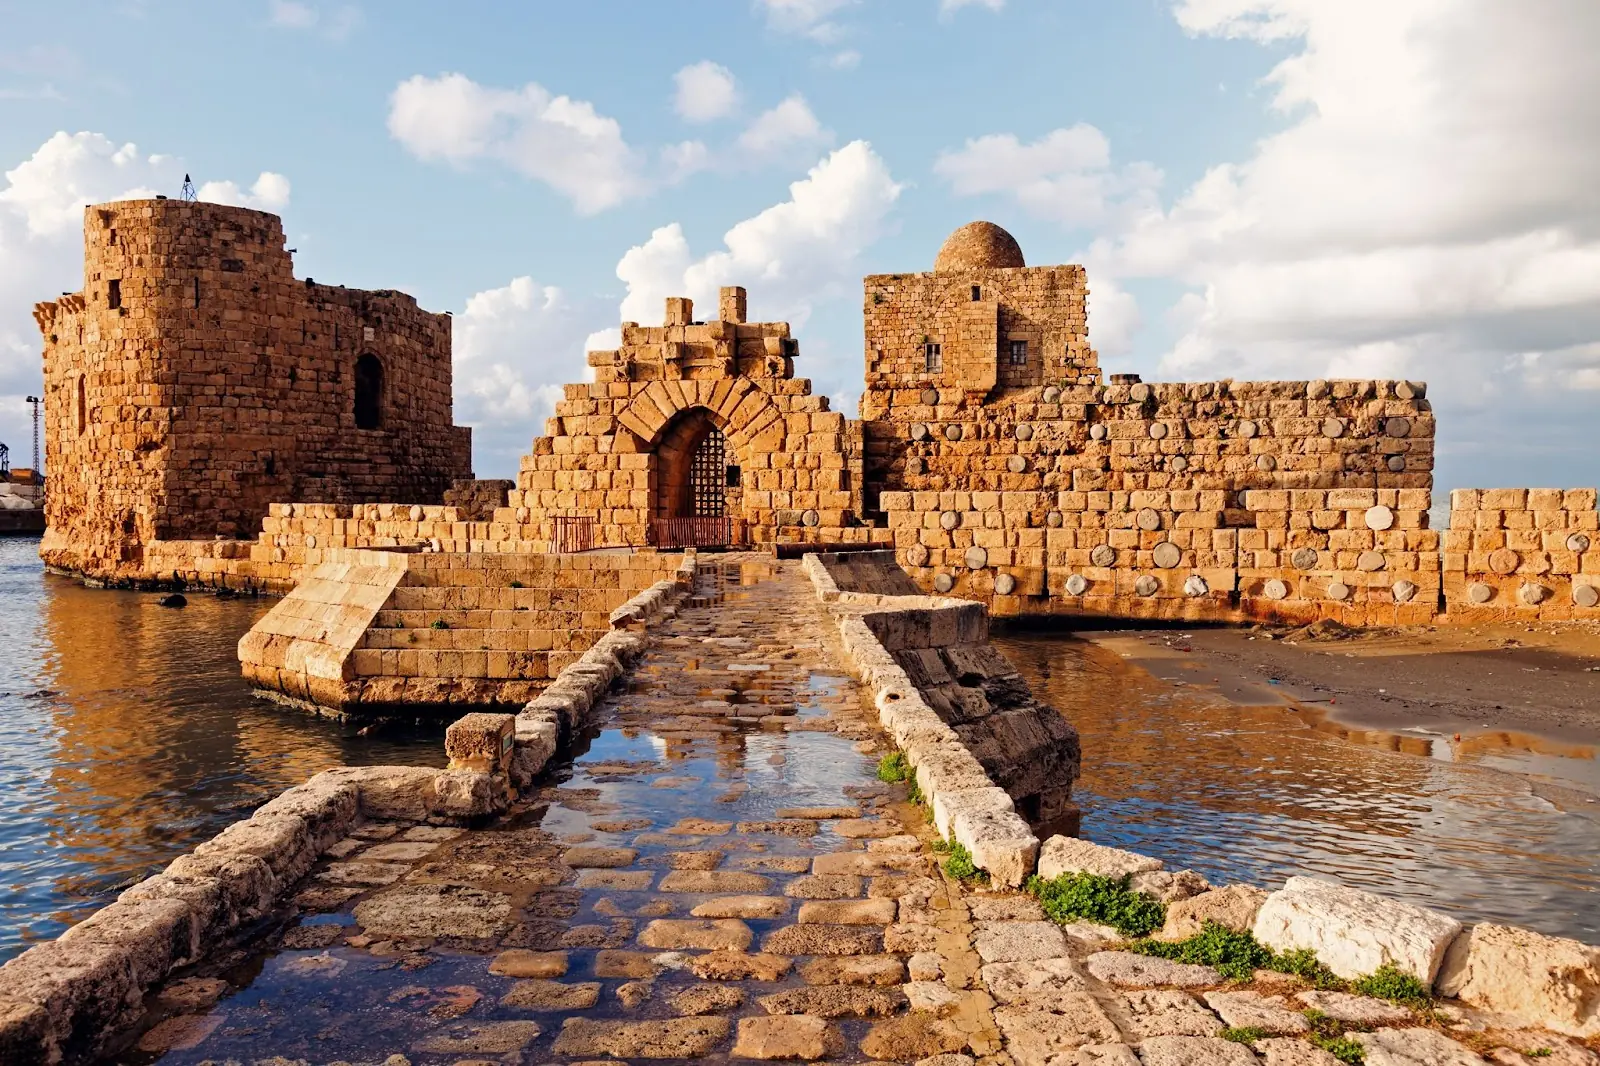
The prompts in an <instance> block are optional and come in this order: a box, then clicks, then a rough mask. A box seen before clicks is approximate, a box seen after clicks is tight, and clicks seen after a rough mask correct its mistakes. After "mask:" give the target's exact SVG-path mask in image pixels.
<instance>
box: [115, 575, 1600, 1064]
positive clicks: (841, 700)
mask: <svg viewBox="0 0 1600 1066" xmlns="http://www.w3.org/2000/svg"><path fill="white" fill-rule="evenodd" d="M841 664H842V653H841V651H840V649H839V648H838V646H837V644H836V641H835V638H834V627H833V625H832V623H831V621H830V620H829V619H828V618H827V617H826V616H825V615H824V614H823V613H822V609H821V608H820V606H819V605H818V604H817V603H816V602H815V600H814V598H813V596H812V593H811V588H810V585H809V584H808V583H807V582H806V581H805V579H804V577H803V576H802V574H801V572H800V567H799V564H797V563H783V562H774V561H772V560H770V559H763V560H761V561H746V562H738V561H736V560H730V561H725V562H722V563H720V564H719V563H714V562H710V561H708V562H705V563H703V564H702V570H701V573H700V575H699V577H698V579H697V585H696V588H695V590H694V595H693V597H692V598H691V599H690V600H689V601H687V602H686V603H685V604H684V605H683V607H682V608H681V609H680V611H679V612H678V614H677V616H676V617H675V618H673V619H671V620H669V621H667V622H666V623H664V624H663V625H661V626H660V627H658V628H657V629H656V630H655V631H654V643H653V645H652V648H651V650H650V651H649V652H648V653H647V654H646V656H645V658H644V659H643V660H642V661H641V662H640V663H639V664H638V665H637V666H636V668H635V669H634V671H633V672H632V674H631V675H630V677H629V679H628V680H627V683H626V686H625V687H624V688H623V689H621V690H620V691H618V692H615V693H613V694H612V695H611V696H610V697H608V698H607V700H606V701H605V702H604V703H603V704H602V705H601V706H600V707H599V708H597V711H596V714H595V724H594V726H593V729H592V731H591V733H590V735H589V736H587V737H585V738H580V739H579V742H578V743H577V744H576V749H577V750H575V751H574V752H573V753H572V754H571V756H570V758H571V761H570V764H563V765H561V766H558V767H556V768H555V769H554V770H553V771H552V772H550V773H549V774H547V777H546V779H545V780H544V781H543V782H542V783H541V786H540V787H537V788H536V789H535V790H534V791H533V792H532V794H531V795H528V796H526V797H524V798H523V800H522V801H521V802H520V803H519V805H518V806H517V807H516V808H515V809H514V810H513V812H512V814H511V815H509V816H508V817H507V818H505V819H503V820H501V821H500V822H498V823H496V824H495V825H493V826H491V827H489V828H485V829H481V830H474V831H462V830H455V829H439V828H432V827H425V826H404V825H395V824H384V823H368V824H366V825H364V826H363V827H361V828H360V829H359V830H358V831H356V832H355V833H354V834H353V835H352V836H351V837H349V838H348V839H346V840H345V841H343V842H342V843H341V844H339V845H337V846H336V847H335V848H334V849H333V851H334V856H333V857H332V858H331V859H324V861H323V862H322V863H321V864H319V866H318V867H317V868H316V869H315V870H313V872H312V874H311V875H310V877H309V878H308V880H307V882H306V884H305V886H304V887H303V889H302V890H301V891H300V893H299V894H298V896H297V897H296V898H295V906H296V908H297V911H296V913H295V914H294V915H293V916H291V917H290V918H289V920H288V921H287V923H286V924H284V925H283V926H282V927H281V928H280V929H277V930H273V931H270V932H269V934H268V935H267V939H266V940H265V942H264V943H258V944H256V945H255V946H253V947H251V948H248V949H245V950H240V951H238V952H236V953H234V954H233V955H232V956H230V957H227V958H222V959H218V960H214V962H213V963H212V964H211V965H210V966H209V967H208V968H206V969H203V970H202V971H200V972H199V973H198V974H196V975H193V976H188V977H185V978H184V979H182V980H180V981H176V982H174V983H171V984H169V985H168V986H167V987H166V988H165V989H164V990H162V991H161V992H159V993H157V994H156V995H155V996H154V997H152V1007H153V1011H154V1017H155V1018H156V1019H158V1020H157V1024H155V1025H154V1027H153V1028H151V1029H149V1030H148V1031H147V1032H146V1033H145V1035H144V1037H143V1038H142V1040H141V1041H140V1043H139V1045H138V1046H137V1047H136V1048H135V1049H133V1050H130V1051H128V1052H126V1053H125V1054H123V1055H122V1056H120V1061H124V1062H128V1063H138V1064H145V1063H150V1062H155V1061H159V1062H161V1063H171V1064H179V1063H182V1064H199V1063H205V1062H210V1063H218V1064H221V1063H239V1064H257V1066H293V1064H301V1063H303V1064H310V1066H316V1064H326V1063H337V1062H344V1063H387V1064H388V1066H405V1064H406V1063H409V1064H414V1066H421V1064H434V1063H439V1064H445V1063H449V1064H457V1066H464V1064H466V1063H507V1064H511V1063H517V1064H533V1063H547V1062H584V1061H589V1060H597V1059H607V1058H610V1059H623V1060H627V1059H638V1060H644V1059H651V1060H662V1059H667V1060H672V1059H678V1060H686V1059H712V1060H717V1061H723V1060H728V1059H730V1058H731V1059H800V1060H815V1059H822V1058H826V1059H829V1060H833V1061H839V1062H857V1061H867V1060H878V1061H892V1062H906V1063H913V1062H917V1063H922V1066H974V1061H975V1060H976V1061H977V1063H978V1066H1088V1064H1106V1066H1206V1064H1222V1066H1245V1064H1249V1063H1258V1062H1265V1063H1268V1064H1269V1066H1329V1064H1336V1062H1337V1061H1338V1060H1336V1059H1335V1058H1334V1057H1333V1056H1332V1055H1330V1054H1328V1053H1327V1052H1326V1051H1322V1050H1319V1049H1317V1048H1315V1047H1313V1046H1312V1045H1311V1044H1310V1043H1308V1042H1307V1041H1306V1040H1305V1039H1303V1038H1302V1035H1303V1034H1304V1033H1305V1031H1306V1029H1307V1025H1308V1023H1307V1020H1306V1017H1305V1015H1304V1013H1303V1011H1304V1010H1305V1008H1306V1007H1307V1006H1316V1007H1317V1008H1318V1009H1320V1010H1322V1011H1323V1012H1324V1013H1325V1014H1327V1015H1333V1016H1347V1017H1349V1018H1351V1019H1353V1020H1354V1022H1353V1024H1355V1025H1356V1026H1357V1027H1361V1026H1365V1027H1366V1028H1368V1029H1371V1030H1375V1031H1376V1032H1375V1033H1374V1034H1366V1035H1365V1036H1364V1037H1363V1039H1367V1040H1370V1041H1372V1043H1371V1045H1370V1046H1369V1047H1368V1049H1367V1051H1366V1061H1367V1062H1368V1063H1370V1064H1373V1066H1386V1064H1387V1066H1397V1064H1404V1063H1422V1062H1429V1063H1465V1064H1472V1063H1483V1062H1484V1061H1485V1060H1484V1059H1482V1058H1479V1057H1478V1056H1477V1055H1476V1054H1474V1053H1472V1052H1470V1051H1468V1050H1467V1048H1466V1047H1464V1046H1462V1045H1461V1044H1459V1043H1456V1042H1455V1041H1453V1040H1450V1039H1448V1038H1447V1037H1445V1036H1444V1035H1442V1034H1441V1033H1440V1032H1438V1031H1437V1029H1436V1028H1435V1029H1424V1028H1408V1027H1410V1026H1416V1025H1417V1024H1418V1022H1419V1021H1421V1020H1422V1019H1419V1018H1418V1017H1416V1016H1414V1015H1413V1014H1412V1013H1411V1012H1409V1011H1406V1010H1403V1009H1399V1008H1394V1007H1392V1006H1391V1005H1388V1004H1383V1003H1379V1002H1377V1001H1374V1000H1364V999H1362V998H1361V997H1354V996H1345V997H1343V998H1342V999H1341V998H1339V996H1338V994H1327V993H1315V992H1309V991H1307V990H1306V989H1305V987H1304V986H1303V985H1297V984H1296V983H1295V982H1294V981H1293V980H1292V979H1285V978H1283V977H1281V976H1272V975H1264V974H1263V975H1258V980H1257V981H1255V982H1252V983H1248V984H1243V985H1240V984H1233V985H1230V984H1228V983H1226V982H1224V981H1223V980H1222V978H1221V977H1220V976H1219V975H1218V974H1217V973H1216V971H1214V970H1210V969H1209V968H1207V967H1198V966H1184V965H1180V964H1177V963H1171V962H1166V961H1164V960H1160V959H1156V958H1150V957H1146V956H1141V955H1130V954H1126V953H1124V952H1121V951H1116V950H1108V949H1113V948H1114V947H1115V944H1114V943H1112V942H1113V941H1115V940H1116V939H1117V937H1116V934H1115V933H1114V932H1113V931H1111V930H1109V929H1105V928H1104V927H1098V926H1087V925H1079V926H1068V927H1066V928H1063V927H1061V926H1058V925H1056V924H1054V923H1051V922H1047V921H1045V920H1044V915H1043V913H1042V912H1041V911H1040V910H1039V907H1038V905H1037V904H1036V903H1035V902H1034V901H1033V900H1032V899H1030V898H1028V897H1025V896H1022V895H1018V894H999V893H986V892H980V891H976V890H968V889H967V888H964V887H963V886H962V885H961V884H960V883H958V882H955V881H953V880H951V879H949V878H947V877H945V876H944V875H943V874H941V873H940V871H939V869H938V867H937V866H936V865H935V861H934V859H935V855H934V853H933V852H932V850H931V847H930V845H931V843H932V842H933V835H932V833H931V831H930V830H929V828H928V827H927V825H926V823H925V820H924V818H923V816H922V814H921V812H920V810H919V809H918V808H916V807H913V806H911V805H910V804H909V803H908V802H906V796H905V786H904V785H885V784H882V783H880V782H878V781H877V780H876V778H875V774H874V764H875V762H876V760H877V758H878V756H879V755H880V754H882V753H883V752H884V751H886V750H887V748H885V747H882V746H881V745H882V744H883V740H882V737H881V734H880V733H879V732H878V730H877V727H876V725H875V719H874V717H873V715H872V709H871V708H870V707H868V706H865V705H864V703H863V700H862V693H861V691H860V690H859V689H858V687H857V686H856V684H855V682H854V681H853V680H851V679H850V678H849V677H848V676H847V675H846V674H845V673H844V671H843V669H842V665H841ZM1269 980H1270V981H1272V982H1275V983H1269ZM1319 995H1320V996H1321V998H1320V999H1318V998H1316V997H1318V996H1319ZM1304 996H1310V997H1312V998H1311V999H1304V998H1296V997H1304ZM1363 1019H1364V1020H1363ZM1229 1026H1233V1027H1254V1029H1255V1030H1256V1032H1255V1033H1254V1034H1253V1036H1254V1039H1253V1042H1252V1043H1248V1044H1247V1043H1241V1042H1237V1041H1236V1040H1226V1039H1221V1033H1222V1032H1223V1030H1224V1029H1225V1027H1229ZM1480 1028H1481V1027H1480ZM1382 1034H1394V1035H1392V1036H1383V1035H1382ZM1233 1035H1235V1036H1236V1037H1237V1036H1238V1035H1239V1034H1238V1033H1237V1032H1236V1033H1234V1034H1233ZM1246 1035H1247V1036H1249V1035H1251V1034H1248V1033H1247V1034H1246ZM1515 1039H1520V1040H1521V1041H1522V1044H1521V1045H1514V1046H1522V1047H1524V1048H1530V1049H1531V1048H1535V1047H1554V1048H1555V1050H1556V1051H1557V1052H1559V1054H1560V1056H1561V1057H1544V1058H1541V1059H1539V1060H1538V1061H1543V1062H1550V1063H1584V1062H1595V1061H1600V1060H1592V1059H1585V1058H1582V1057H1579V1056H1580V1055H1588V1054H1589V1053H1588V1052H1586V1051H1582V1049H1577V1048H1576V1046H1575V1045H1569V1044H1568V1043H1555V1042H1553V1041H1552V1040H1551V1039H1550V1038H1549V1037H1548V1034H1524V1035H1522V1036H1520V1037H1516V1038H1515ZM1434 1042H1437V1044H1435V1043H1434ZM1394 1048H1399V1049H1400V1050H1399V1051H1395V1050H1393V1049H1394ZM1407 1048H1412V1049H1419V1050H1418V1054H1421V1053H1422V1052H1428V1053H1429V1054H1431V1055H1433V1057H1431V1058H1413V1057H1406V1055H1407V1054H1410V1052H1408V1051H1406V1049H1407ZM1430 1048H1431V1050H1430ZM930 1059H931V1060H932V1061H931V1062H929V1061H926V1060H930ZM1493 1061H1496V1062H1519V1061H1520V1062H1532V1061H1535V1060H1533V1059H1524V1058H1520V1057H1518V1058H1505V1057H1499V1058H1495V1059H1494V1060H1493Z"/></svg>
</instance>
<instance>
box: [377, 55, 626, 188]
mask: <svg viewBox="0 0 1600 1066" xmlns="http://www.w3.org/2000/svg"><path fill="white" fill-rule="evenodd" d="M389 132H390V134H391V135H393V136H394V138H395V139H396V140H397V141H399V142H400V143H401V144H402V145H404V146H405V147H406V149H407V150H409V151H410V152H411V153H412V154H413V155H415V156H417V157H418V158H420V159H427V160H441V161H445V162H449V163H455V164H458V165H459V164H466V163H471V162H477V161H480V160H489V161H493V162H497V163H500V164H502V165H504V166H508V167H510V168H511V169H513V170H515V171H517V172H518V173H520V174H523V175H525V176H527V177H530V178H534V179H536V180H538V181H542V182H544V183H545V184H546V185H549V186H550V187H551V188H552V189H555V190H556V191H557V192H559V193H561V194H562V195H563V196H566V197H567V198H568V199H569V200H571V201H572V204H573V206H574V207H575V208H577V210H578V211H579V212H581V213H583V214H594V213H595V212H598V211H603V210H605V209H606V208H608V207H614V206H616V205H617V204H619V203H622V202H623V201H624V200H627V199H629V198H631V197H635V196H639V195H641V194H643V193H645V192H647V191H648V189H649V182H648V181H647V180H646V178H645V177H644V175H643V173H642V166H641V158H640V155H639V153H638V152H636V151H635V150H634V149H633V148H631V147H630V146H629V145H628V143H627V142H626V141H625V140H623V137H622V126H621V124H619V123H618V122H617V120H616V119H613V118H609V117H607V116H605V115H602V114H600V113H599V112H598V111H596V110H595V107H594V105H593V104H591V103H589V102H587V101H584V100H574V99H572V98H571V97H569V96H556V95H553V94H552V93H551V92H550V91H549V90H547V89H545V88H544V87H543V86H541V85H538V84H535V83H533V82H529V83H528V84H527V85H524V86H523V87H522V88H520V89H497V88H492V87H489V86H484V85H479V84H478V83H477V82H475V81H473V80H472V79H471V78H468V77H467V76H466V75H464V74H443V75H440V76H439V77H436V78H429V77H426V76H424V75H421V74H418V75H415V76H414V77H411V78H408V79H406V80H405V81H403V82H401V83H400V84H399V85H398V86H397V87H396V88H395V90H394V93H393V94H392V95H391V96H390V100H389Z"/></svg>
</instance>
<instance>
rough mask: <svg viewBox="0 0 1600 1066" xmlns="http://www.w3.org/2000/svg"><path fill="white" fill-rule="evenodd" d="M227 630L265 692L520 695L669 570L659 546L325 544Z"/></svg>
mask: <svg viewBox="0 0 1600 1066" xmlns="http://www.w3.org/2000/svg"><path fill="white" fill-rule="evenodd" d="M327 555H328V559H329V561H327V562H323V563H321V564H320V565H318V566H316V567H314V568H312V569H311V570H310V571H309V572H308V573H307V574H306V575H305V577H304V578H303V579H302V580H301V581H300V583H299V584H298V585H297V586H296V587H295V588H294V590H293V591H292V592H290V593H289V595H288V596H286V597H285V598H284V599H283V600H282V601H280V602H279V603H278V604H277V605H276V606H274V607H273V609H272V610H271V611H269V612H268V613H267V614H266V616H265V617H263V618H262V619H261V621H260V622H258V623H256V625H255V627H254V628H252V629H251V631H250V632H249V633H247V634H246V635H245V636H244V637H243V638H242V639H241V640H240V642H239V659H240V662H241V664H242V666H243V669H244V673H245V676H246V677H247V678H249V679H250V681H251V682H252V683H254V684H255V685H257V686H259V687H260V688H262V689H263V690H265V691H268V692H272V693H277V694H280V695H282V696H284V697H286V698H289V699H292V700H298V701H304V702H307V703H310V704H314V705H316V706H318V707H323V708H328V709H331V710H335V711H339V712H352V711H356V710H360V711H361V712H363V713H377V712H379V711H381V710H383V709H385V708H399V707H405V708H407V709H408V710H410V711H413V712H415V711H417V710H426V709H429V708H437V709H440V710H443V709H447V708H457V707H461V706H474V707H488V706H496V705H521V704H523V703H526V702H527V701H528V700H530V699H532V698H533V697H534V696H535V695H536V694H537V693H538V692H539V691H540V690H541V689H542V688H543V687H544V686H545V685H546V684H547V683H548V682H549V680H550V679H551V678H553V677H555V676H556V675H557V674H559V673H560V672H561V671H562V670H563V669H564V668H565V667H567V666H568V665H570V664H572V663H573V662H576V661H578V660H579V659H580V658H581V657H582V656H583V654H584V653H585V652H586V651H587V650H589V649H590V648H591V647H592V646H593V645H594V644H595V643H596V642H597V641H599V640H600V639H601V638H602V637H604V636H605V635H606V634H607V633H608V632H610V630H611V627H612V625H613V621H612V615H613V613H614V612H615V611H616V610H617V608H618V607H620V606H622V605H623V604H625V603H626V602H627V601H628V600H629V599H630V598H631V597H633V596H635V594H636V593H638V592H639V591H640V590H641V589H646V588H648V587H649V586H651V585H654V584H656V583H657V582H659V581H661V580H662V579H663V578H666V577H670V576H671V575H672V574H674V573H675V572H676V568H677V567H678V565H679V558H678V557H676V556H669V555H657V554H654V553H644V554H638V555H635V554H627V553H614V554H593V555H527V554H515V555H513V554H505V555H501V554H488V553H476V554H474V553H437V552H392V551H380V550H351V549H329V550H328V552H327Z"/></svg>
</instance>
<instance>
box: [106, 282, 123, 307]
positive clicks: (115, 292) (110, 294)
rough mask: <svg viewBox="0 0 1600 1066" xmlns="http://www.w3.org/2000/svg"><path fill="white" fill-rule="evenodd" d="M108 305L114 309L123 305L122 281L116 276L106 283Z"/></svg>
mask: <svg viewBox="0 0 1600 1066" xmlns="http://www.w3.org/2000/svg"><path fill="white" fill-rule="evenodd" d="M106 306H107V307H109V308H111V310H113V311H115V310H116V309H117V308H119V307H121V306H122V282H120V281H118V280H117V279H116V278H112V279H111V280H110V281H109V282H107V283H106Z"/></svg>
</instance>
